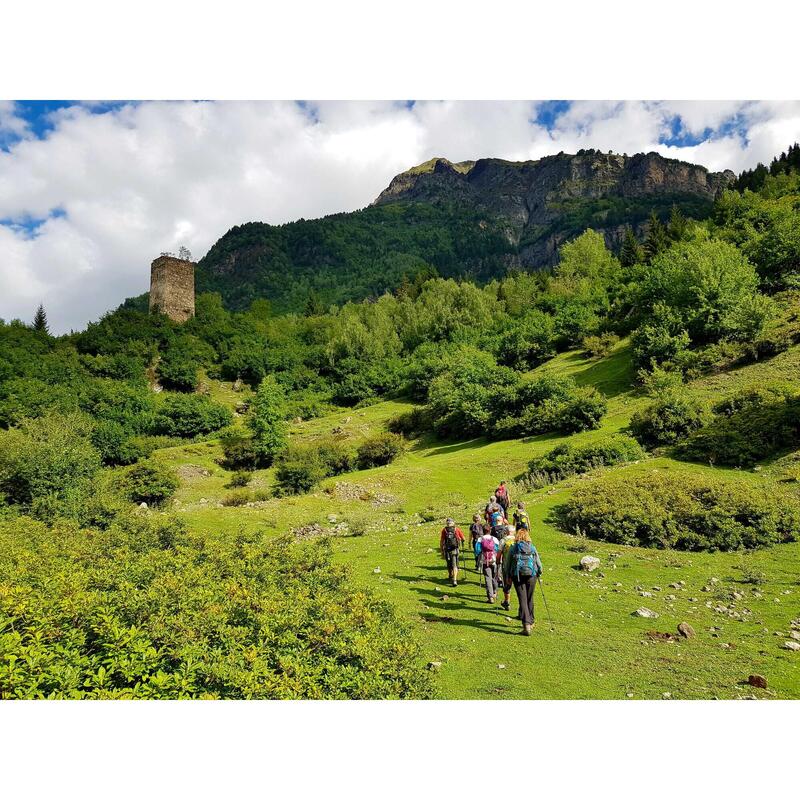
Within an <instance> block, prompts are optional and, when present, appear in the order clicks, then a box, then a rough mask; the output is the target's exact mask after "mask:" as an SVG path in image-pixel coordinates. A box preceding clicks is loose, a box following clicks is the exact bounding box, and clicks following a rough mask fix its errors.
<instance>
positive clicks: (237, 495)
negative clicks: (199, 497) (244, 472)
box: [221, 489, 253, 507]
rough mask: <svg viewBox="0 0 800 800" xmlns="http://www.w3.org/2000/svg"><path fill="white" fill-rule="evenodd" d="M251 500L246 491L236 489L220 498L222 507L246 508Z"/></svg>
mask: <svg viewBox="0 0 800 800" xmlns="http://www.w3.org/2000/svg"><path fill="white" fill-rule="evenodd" d="M252 499H253V497H252V495H251V494H250V492H249V491H248V490H247V489H236V490H235V491H233V492H228V494H226V495H225V496H224V497H223V498H222V501H221V502H222V505H224V506H232V507H236V506H246V505H247V504H248V503H249V502H250V501H251V500H252Z"/></svg>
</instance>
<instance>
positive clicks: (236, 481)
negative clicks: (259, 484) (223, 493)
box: [228, 469, 253, 489]
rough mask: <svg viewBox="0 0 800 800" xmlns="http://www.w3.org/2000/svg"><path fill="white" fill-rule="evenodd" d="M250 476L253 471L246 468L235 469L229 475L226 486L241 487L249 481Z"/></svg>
mask: <svg viewBox="0 0 800 800" xmlns="http://www.w3.org/2000/svg"><path fill="white" fill-rule="evenodd" d="M252 477H253V473H252V472H250V471H248V470H246V469H240V470H237V471H236V472H234V473H233V475H231V479H230V480H229V481H228V487H229V488H231V489H241V488H243V487H245V486H247V485H248V484H249V483H250V480H251V479H252Z"/></svg>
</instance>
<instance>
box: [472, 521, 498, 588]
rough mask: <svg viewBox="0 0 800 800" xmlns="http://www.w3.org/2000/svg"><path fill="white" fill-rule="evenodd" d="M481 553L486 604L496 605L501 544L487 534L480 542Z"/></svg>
mask: <svg viewBox="0 0 800 800" xmlns="http://www.w3.org/2000/svg"><path fill="white" fill-rule="evenodd" d="M477 546H478V547H479V548H480V551H481V569H482V570H483V582H484V586H485V588H486V602H487V603H494V601H495V599H496V597H497V585H498V583H497V578H498V571H497V553H498V551H499V550H500V542H499V541H498V539H497V537H496V536H492V534H491V533H488V532H487V533H485V534H484V535H483V536H481V538H480V539H479V541H478V545H477Z"/></svg>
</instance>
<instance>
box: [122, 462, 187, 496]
mask: <svg viewBox="0 0 800 800" xmlns="http://www.w3.org/2000/svg"><path fill="white" fill-rule="evenodd" d="M179 485H180V484H179V482H178V479H177V478H176V477H175V475H174V473H173V472H172V470H171V469H169V467H166V466H164V465H163V464H159V463H158V462H157V461H149V460H148V461H140V462H139V463H138V464H134V465H133V466H132V467H129V468H128V469H127V470H126V472H125V474H124V477H123V479H122V487H123V491H124V493H125V495H126V496H127V497H128V498H129V499H130V500H132V501H133V502H134V503H147V505H149V506H160V505H162V504H163V503H165V502H166V501H167V500H169V498H170V497H172V495H173V494H175V491H176V490H177V488H178V486H179Z"/></svg>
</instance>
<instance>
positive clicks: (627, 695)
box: [625, 692, 633, 697]
mask: <svg viewBox="0 0 800 800" xmlns="http://www.w3.org/2000/svg"><path fill="white" fill-rule="evenodd" d="M625 697H633V692H628V693H627V694H626V695H625Z"/></svg>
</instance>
